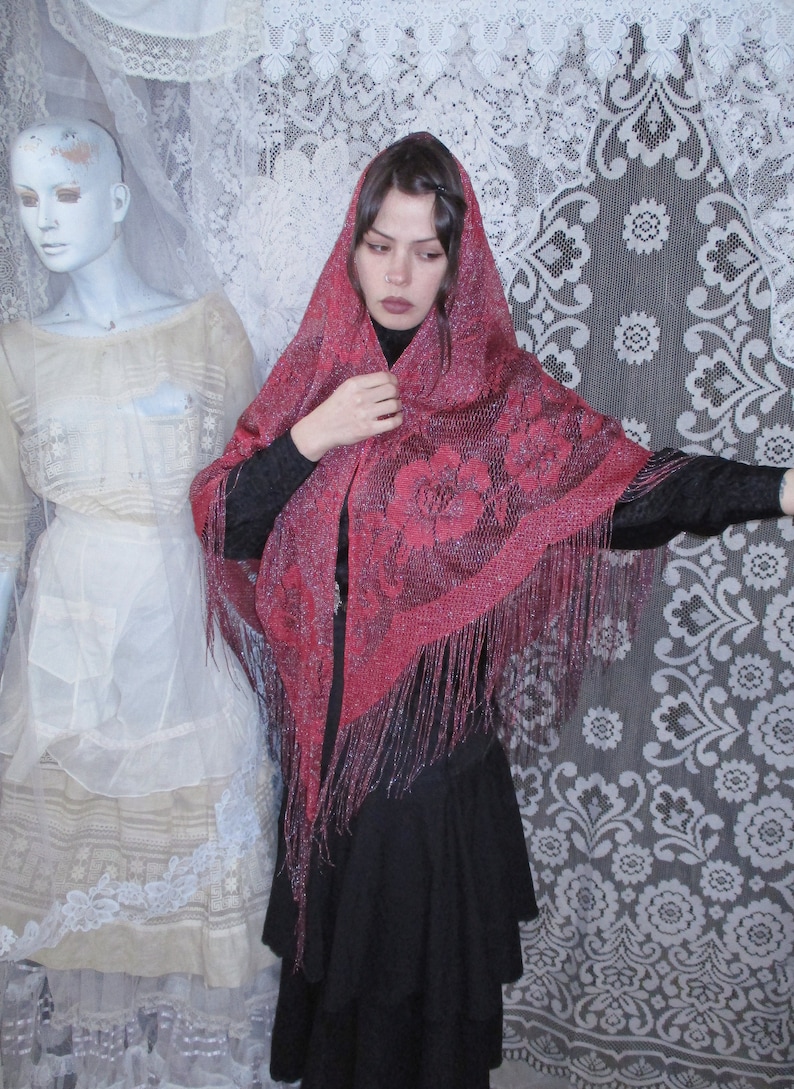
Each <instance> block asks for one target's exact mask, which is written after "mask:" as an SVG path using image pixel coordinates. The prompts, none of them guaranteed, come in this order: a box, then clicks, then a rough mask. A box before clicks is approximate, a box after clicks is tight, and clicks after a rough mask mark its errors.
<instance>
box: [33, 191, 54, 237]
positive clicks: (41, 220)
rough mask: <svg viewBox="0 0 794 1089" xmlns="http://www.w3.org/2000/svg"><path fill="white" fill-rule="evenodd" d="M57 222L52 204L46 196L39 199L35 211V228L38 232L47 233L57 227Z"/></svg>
mask: <svg viewBox="0 0 794 1089" xmlns="http://www.w3.org/2000/svg"><path fill="white" fill-rule="evenodd" d="M57 225H58V220H57V218H56V215H55V206H54V203H53V202H52V201H51V200H49V199H48V198H47V197H46V196H41V197H39V205H38V208H37V209H36V226H37V227H38V228H39V230H40V231H48V230H50V228H52V227H57Z"/></svg>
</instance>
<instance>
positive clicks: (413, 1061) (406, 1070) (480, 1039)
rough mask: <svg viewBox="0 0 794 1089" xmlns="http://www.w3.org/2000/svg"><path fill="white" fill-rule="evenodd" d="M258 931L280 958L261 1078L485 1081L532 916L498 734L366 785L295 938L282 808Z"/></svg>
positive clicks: (447, 1085) (344, 1085)
mask: <svg viewBox="0 0 794 1089" xmlns="http://www.w3.org/2000/svg"><path fill="white" fill-rule="evenodd" d="M280 836H281V842H280V844H279V860H278V865H277V869H276V877H275V879H274V883H273V890H272V894H271V899H270V906H269V909H268V914H267V919H266V922H265V929H264V935H263V940H264V941H265V942H266V943H267V944H268V945H269V946H270V947H271V948H272V949H273V950H274V951H275V952H276V953H277V954H279V956H281V957H282V958H283V966H282V975H281V989H280V993H279V1000H278V1008H277V1012H276V1021H275V1025H274V1030H273V1043H272V1050H271V1075H272V1077H273V1078H274V1079H276V1080H278V1081H298V1080H300V1079H302V1082H301V1084H302V1089H487V1087H488V1084H489V1080H488V1079H489V1074H488V1072H489V1070H490V1069H492V1068H493V1067H495V1066H498V1065H499V1063H500V1062H501V1047H502V984H503V983H507V982H511V981H513V980H516V979H518V978H519V977H520V976H521V974H522V962H521V946H520V939H519V922H520V921H521V920H525V919H531V918H534V917H535V915H536V914H537V906H536V903H535V895H534V891H533V887H532V878H531V875H530V871H529V865H528V861H527V853H526V845H525V843H524V836H523V831H522V827H521V818H520V814H519V810H518V805H517V802H516V797H515V792H514V790H513V785H512V781H511V778H510V770H509V766H508V763H507V759H506V757H505V755H504V752H503V750H502V748H501V746H500V745H499V744H498V743H497V742H494V741H491V740H489V739H486V738H484V737H474V738H472V739H471V740H469V741H467V742H465V743H464V744H462V745H461V746H459V747H458V748H457V749H456V750H455V751H454V753H453V754H452V755H451V756H450V757H448V758H447V760H446V761H445V762H443V763H440V764H438V765H434V766H433V767H431V768H428V769H426V770H425V771H423V772H422V773H421V774H420V775H419V776H418V778H417V780H416V782H415V783H414V784H413V786H412V788H411V790H410V791H408V792H407V793H405V794H403V795H402V796H400V797H390V796H389V795H388V794H387V791H386V789H385V788H383V789H378V790H376V791H373V793H372V794H371V795H370V796H369V797H368V798H367V800H366V802H365V803H364V805H363V806H362V808H361V810H360V811H359V813H358V815H357V816H356V818H355V821H354V822H353V825H352V826H351V828H350V829H349V831H348V832H347V833H345V834H334V835H332V836H331V838H330V843H329V860H328V861H327V862H322V863H321V862H320V861H319V860H316V861H315V864H314V865H313V867H312V870H311V873H310V878H309V886H308V900H307V913H308V922H307V936H306V951H305V955H304V961H303V965H302V968H301V969H298V970H296V969H295V967H294V962H295V923H296V918H297V912H296V908H295V904H294V902H293V899H292V894H291V891H290V886H289V880H288V878H287V874H286V872H285V869H284V864H283V862H284V842H283V821H282V823H281V833H280Z"/></svg>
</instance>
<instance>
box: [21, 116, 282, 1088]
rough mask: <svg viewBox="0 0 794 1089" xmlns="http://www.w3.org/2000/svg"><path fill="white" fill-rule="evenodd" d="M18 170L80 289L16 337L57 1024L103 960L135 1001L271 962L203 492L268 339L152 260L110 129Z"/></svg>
mask: <svg viewBox="0 0 794 1089" xmlns="http://www.w3.org/2000/svg"><path fill="white" fill-rule="evenodd" d="M11 173H12V180H13V185H14V190H15V193H16V196H17V204H18V212H19V215H20V219H21V222H22V226H23V228H24V230H25V233H26V235H27V237H28V239H29V240H30V243H31V245H32V247H33V250H34V251H35V253H36V256H37V257H38V259H39V260H40V261H41V262H42V263H43V265H44V266H45V267H46V268H47V269H48V270H49V271H50V272H52V273H61V274H65V277H66V286H65V289H64V291H63V293H62V294H61V295H60V297H59V298H58V299H57V301H56V302H54V303H53V304H52V306H50V308H49V309H47V310H46V311H45V312H44V313H42V314H39V315H38V316H37V317H35V318H34V319H33V320H32V321H31V322H18V323H14V324H13V325H9V326H5V327H3V328H2V329H0V448H1V449H2V454H3V458H2V465H3V468H0V553H1V554H2V556H3V557H5V562H4V565H3V566H4V570H3V575H2V587H1V590H2V601H1V602H0V609H2V617H3V619H5V616H6V612H7V610H8V607H9V604H10V601H11V599H12V594H13V585H14V577H15V574H16V572H17V570H18V569H19V565H20V564H21V561H22V553H23V549H22V544H23V541H24V513H25V509H26V505H27V502H28V500H29V497H30V492H31V491H33V492H36V493H38V494H39V495H41V496H42V497H43V498H44V499H45V500H46V501H47V511H48V525H47V528H46V530H45V531H44V533H43V534H42V535H41V537H40V538H39V540H38V542H37V543H36V546H35V548H34V551H33V554H32V557H31V560H30V566H29V571H28V573H27V580H26V586H25V592H24V595H23V596H22V598H21V600H20V601H19V603H18V608H17V625H16V629H15V631H14V633H13V635H12V639H11V643H10V646H9V651H8V655H7V659H6V666H5V669H4V673H3V677H2V681H0V775H1V777H2V778H1V780H0V918H2V922H3V924H4V927H7V928H8V931H7V932H6V934H5V938H6V943H5V947H4V951H7V952H8V953H9V955H10V958H11V959H13V960H20V959H22V958H26V959H32V960H35V961H37V962H39V963H41V964H43V965H45V966H46V967H47V969H48V983H49V987H50V990H51V991H52V993H53V996H54V999H55V1014H56V1017H57V1015H58V1012H59V1009H64V1008H65V1007H66V1006H67V1005H68V1006H69V1007H70V1008H71V1009H72V1010H74V1008H75V1005H77V1006H79V1003H80V998H79V994H80V990H79V987H78V986H77V984H76V983H75V980H76V979H77V977H78V976H79V977H80V978H81V980H84V976H85V972H86V970H88V971H89V972H92V973H96V974H97V975H98V977H99V978H100V979H101V978H103V977H104V978H107V979H109V978H111V975H112V977H113V979H115V980H119V979H122V980H126V981H127V982H126V984H125V986H126V987H127V993H129V992H130V991H131V990H132V991H134V989H135V986H136V985H137V984H136V981H140V980H141V979H142V978H147V979H149V980H152V979H155V978H157V979H162V978H164V977H167V976H170V975H171V974H173V973H178V974H180V975H181V976H184V977H189V978H190V979H192V980H193V981H194V984H195V981H197V980H198V981H199V984H200V986H202V987H205V988H225V989H229V990H233V989H235V988H241V987H242V986H243V985H245V984H247V983H248V982H250V981H251V980H252V978H254V977H255V976H256V974H257V973H258V972H259V971H260V970H262V969H263V968H264V967H266V966H267V965H268V964H270V963H272V960H273V958H272V956H270V955H269V954H265V955H264V956H263V954H262V952H261V944H260V942H259V929H260V927H261V922H262V918H263V915H264V907H265V902H264V897H265V890H266V889H267V885H268V880H267V877H268V867H269V865H270V856H271V852H270V849H269V845H268V834H269V833H271V832H272V827H271V823H272V821H273V820H274V814H273V812H272V811H273V809H274V800H273V785H272V784H273V782H274V776H273V771H272V766H271V765H270V763H269V762H268V761H267V759H266V758H265V757H263V754H262V753H261V752H260V750H259V741H258V738H259V735H260V729H259V712H258V704H257V701H256V698H255V696H254V694H253V692H252V691H251V689H250V687H249V685H248V683H247V681H246V680H245V678H244V676H243V673H242V670H241V669H240V668H239V666H238V665H237V663H236V661H233V659H232V656H231V655H229V654H227V653H226V652H225V650H224V648H223V645H222V643H221V642H220V641H219V640H215V643H214V648H213V652H212V653H210V652H209V651H208V650H207V644H206V637H205V631H204V614H205V610H204V602H203V582H202V577H203V576H202V568H201V558H200V547H199V546H198V542H196V540H195V535H194V534H193V531H192V526H191V521H190V516H189V510H188V503H187V498H188V487H189V484H190V481H191V479H192V477H193V475H194V474H195V472H196V471H197V469H199V468H200V467H201V466H203V465H204V464H206V463H207V462H209V461H210V460H211V459H212V457H213V456H216V452H217V451H219V450H220V449H222V447H223V443H224V441H225V438H226V437H227V436H228V434H229V433H230V430H231V428H232V427H233V425H234V422H235V420H236V418H237V415H238V414H239V412H240V411H241V409H242V407H243V406H244V405H245V404H246V403H247V401H248V400H249V398H250V396H251V394H252V392H253V379H252V371H251V362H252V361H251V352H250V346H249V344H248V340H247V338H246V336H245V333H244V330H243V328H242V325H241V323H240V321H239V318H238V317H237V315H236V314H235V313H234V311H233V310H232V308H231V307H230V306H229V304H228V302H226V300H225V298H224V297H223V296H221V295H208V296H205V297H203V298H200V299H197V300H194V301H192V302H188V301H185V300H183V299H181V298H178V297H177V296H175V295H171V294H168V293H166V292H163V291H161V290H158V289H156V288H154V287H152V286H151V285H150V284H148V283H146V282H145V281H144V280H143V279H142V278H141V276H140V275H139V274H138V272H137V271H136V269H135V268H134V267H133V265H132V263H131V261H130V259H129V257H128V254H127V250H126V247H125V243H124V235H123V223H124V219H125V216H126V214H127V211H128V208H129V205H130V190H129V188H128V186H127V185H126V184H125V182H124V180H123V167H122V162H121V158H120V155H119V151H118V148H117V146H116V143H115V140H114V139H113V137H112V136H111V135H110V134H109V133H108V132H106V131H105V130H104V129H103V128H102V127H101V126H99V125H98V124H96V123H94V122H90V121H82V120H81V121H72V120H49V121H44V122H41V123H39V124H37V125H34V126H32V127H30V128H28V129H26V130H25V131H24V132H22V133H21V134H20V135H19V136H18V138H17V139H16V141H15V142H14V145H13V148H12V150H11ZM9 933H10V934H11V935H12V936H11V938H9V937H8V934H9ZM54 969H57V971H53V970H54ZM75 969H77V970H79V971H78V972H75V971H73V970H75ZM80 986H83V982H81V983H80ZM98 986H99V985H98V984H97V986H96V987H95V988H94V991H95V992H96V993H98V990H97V988H98ZM75 988H77V989H75ZM97 1001H98V1002H99V1003H100V1005H99V1007H98V1008H99V1010H101V1011H104V1009H105V1006H104V1005H102V1001H101V999H98V1000H97ZM227 1004H228V1003H226V1002H225V1001H221V1002H220V1006H221V1007H222V1008H223V1007H224V1006H225V1005H227ZM130 1008H132V1009H133V1010H134V1009H135V1001H134V999H131V1000H130ZM121 1059H122V1056H121V1055H119V1056H117V1060H118V1061H121ZM109 1076H110V1075H109Z"/></svg>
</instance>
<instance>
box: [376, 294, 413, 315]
mask: <svg viewBox="0 0 794 1089" xmlns="http://www.w3.org/2000/svg"><path fill="white" fill-rule="evenodd" d="M380 305H381V306H382V307H383V309H384V310H387V311H388V312H389V313H390V314H406V313H407V312H408V311H409V310H410V309H411V307H412V306H413V303H411V302H409V301H408V300H407V299H401V298H399V297H398V296H397V295H389V297H388V298H386V299H382V300H381V304H380Z"/></svg>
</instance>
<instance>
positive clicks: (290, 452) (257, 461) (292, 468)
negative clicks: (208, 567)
mask: <svg viewBox="0 0 794 1089" xmlns="http://www.w3.org/2000/svg"><path fill="white" fill-rule="evenodd" d="M316 464H317V463H316V462H315V461H310V460H309V459H308V458H305V457H304V456H303V454H301V452H300V451H299V450H298V448H297V447H296V446H295V443H294V442H293V440H292V436H291V435H290V433H289V431H287V432H285V434H283V435H282V436H281V437H280V438H278V439H276V440H275V441H274V442H272V443H271V444H270V446H266V447H265V449H264V450H257V452H256V453H255V454H254V455H253V456H252V457H250V458H248V460H247V461H244V462H243V463H242V465H240V466H238V468H236V469H233V470H232V472H231V473H230V474H229V480H228V483H227V485H226V536H225V537H224V547H223V554H224V556H225V557H226V559H228V560H250V559H257V558H258V557H259V556H261V555H262V550H263V549H264V547H265V542H266V541H267V538H268V536H269V535H270V531H271V529H272V528H273V523H274V522H275V520H276V518H277V517H278V515H279V512H280V511H281V509H282V507H284V506H285V505H286V503H287V502H288V500H289V499H290V498H291V497H292V495H293V494H294V493H295V492H296V491H297V490H298V488H299V487H300V486H301V484H303V483H304V481H306V480H308V478H309V477H310V476H311V474H312V471H313V469H314V468H315V466H316Z"/></svg>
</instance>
